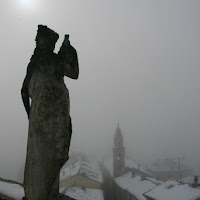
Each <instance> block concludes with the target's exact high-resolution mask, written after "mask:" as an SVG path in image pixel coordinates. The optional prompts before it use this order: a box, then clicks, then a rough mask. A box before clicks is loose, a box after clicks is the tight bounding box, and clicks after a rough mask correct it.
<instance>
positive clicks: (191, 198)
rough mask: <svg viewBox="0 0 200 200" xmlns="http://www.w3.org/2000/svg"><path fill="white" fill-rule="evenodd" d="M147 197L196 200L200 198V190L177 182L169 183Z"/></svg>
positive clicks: (159, 199)
mask: <svg viewBox="0 0 200 200" xmlns="http://www.w3.org/2000/svg"><path fill="white" fill-rule="evenodd" d="M145 195H146V196H148V197H150V198H153V199H156V200H169V199H175V200H196V199H197V198H200V189H198V188H192V187H190V186H189V185H188V184H180V183H178V182H176V181H167V182H165V183H163V184H161V185H160V186H157V187H156V188H154V189H152V190H151V191H149V192H147V193H145Z"/></svg>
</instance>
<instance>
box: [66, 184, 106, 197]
mask: <svg viewBox="0 0 200 200" xmlns="http://www.w3.org/2000/svg"><path fill="white" fill-rule="evenodd" d="M63 194H65V195H67V196H69V197H71V198H74V199H76V200H104V197H103V191H102V190H100V189H85V190H84V189H81V188H79V187H68V188H67V189H66V190H64V191H63Z"/></svg>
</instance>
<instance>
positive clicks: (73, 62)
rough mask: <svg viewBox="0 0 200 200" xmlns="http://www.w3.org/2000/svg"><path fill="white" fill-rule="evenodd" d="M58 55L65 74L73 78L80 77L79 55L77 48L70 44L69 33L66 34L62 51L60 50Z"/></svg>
mask: <svg viewBox="0 0 200 200" xmlns="http://www.w3.org/2000/svg"><path fill="white" fill-rule="evenodd" d="M58 56H59V59H60V62H61V66H62V67H63V73H64V75H65V76H67V77H69V78H72V79H78V76H79V64H78V56H77V52H76V50H75V48H74V47H72V46H71V45H70V42H69V36H68V35H66V36H65V39H64V41H63V44H62V46H61V48H60V51H59V52H58Z"/></svg>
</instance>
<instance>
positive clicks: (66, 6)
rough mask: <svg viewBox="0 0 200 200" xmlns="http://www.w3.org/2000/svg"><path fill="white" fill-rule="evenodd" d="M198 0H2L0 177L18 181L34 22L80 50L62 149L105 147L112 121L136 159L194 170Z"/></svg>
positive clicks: (98, 151)
mask: <svg viewBox="0 0 200 200" xmlns="http://www.w3.org/2000/svg"><path fill="white" fill-rule="evenodd" d="M199 10H200V1H198V0H190V1H188V0H168V1H164V0H149V1H145V0H124V1H120V0H109V1H106V0H101V1H94V0H84V1H83V0H58V1H53V0H48V1H47V0H42V1H39V0H32V1H31V0H29V1H28V0H27V1H22V0H21V1H20V0H1V1H0V24H1V34H0V35H1V37H0V44H1V46H0V64H1V68H0V74H1V79H0V87H1V89H0V91H1V103H0V110H1V112H0V120H1V126H0V138H1V139H0V177H3V178H8V179H14V180H18V181H21V180H22V174H23V167H24V161H25V155H26V144H27V134H28V119H27V116H26V113H25V109H24V107H23V103H22V100H21V94H20V90H21V86H22V82H23V79H24V77H25V73H26V68H27V64H28V63H29V60H30V58H31V55H32V54H33V51H34V48H35V36H36V32H37V25H38V24H44V25H47V26H48V27H49V28H51V29H53V30H54V31H56V32H57V33H58V34H59V35H60V38H59V41H58V42H57V45H56V49H55V52H57V51H58V50H59V48H60V45H61V44H62V41H63V38H64V34H67V33H69V34H70V41H71V44H72V45H73V46H74V47H75V48H76V50H77V52H78V58H79V67H80V76H79V79H78V80H70V79H69V78H67V77H65V83H66V86H67V87H68V89H69V91H70V101H71V103H70V104H71V108H70V110H71V116H72V123H73V136H72V141H71V148H70V149H71V150H72V151H73V150H74V151H81V152H85V153H87V154H88V155H91V156H93V157H96V158H100V157H101V156H104V155H112V146H113V136H114V134H115V130H116V128H117V123H118V122H119V123H120V127H121V129H122V133H123V136H124V145H125V146H126V152H127V154H129V155H131V156H132V157H133V158H134V159H136V160H137V161H138V162H145V161H149V160H151V159H156V158H158V157H160V156H162V157H167V156H169V157H177V156H184V157H185V161H186V162H187V163H189V164H190V163H193V164H194V165H195V167H197V168H198V167H199V168H200V158H199V148H200V145H199V141H200V134H199V131H200V123H199V119H200V106H199V102H200V92H199V85H200V79H199V74H200V68H199V64H200V56H199V52H200V23H199V19H200V12H199Z"/></svg>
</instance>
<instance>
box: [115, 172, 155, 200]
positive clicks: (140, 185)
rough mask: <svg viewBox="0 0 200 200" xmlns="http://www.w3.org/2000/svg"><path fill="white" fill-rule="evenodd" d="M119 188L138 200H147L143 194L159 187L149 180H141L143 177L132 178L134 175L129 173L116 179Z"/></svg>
mask: <svg viewBox="0 0 200 200" xmlns="http://www.w3.org/2000/svg"><path fill="white" fill-rule="evenodd" d="M114 180H115V182H116V183H117V185H118V186H119V187H121V188H122V189H124V190H127V191H128V192H129V193H130V194H132V195H133V196H135V197H136V198H138V200H146V198H145V197H144V196H143V194H144V193H145V192H147V191H149V190H151V189H153V188H155V187H156V186H157V185H156V184H155V183H153V182H152V181H149V180H146V179H145V180H141V176H139V175H136V176H134V177H132V173H131V172H128V173H126V174H124V175H123V176H120V177H117V178H115V179H114Z"/></svg>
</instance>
